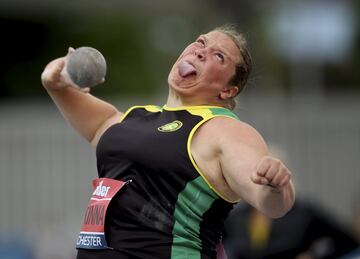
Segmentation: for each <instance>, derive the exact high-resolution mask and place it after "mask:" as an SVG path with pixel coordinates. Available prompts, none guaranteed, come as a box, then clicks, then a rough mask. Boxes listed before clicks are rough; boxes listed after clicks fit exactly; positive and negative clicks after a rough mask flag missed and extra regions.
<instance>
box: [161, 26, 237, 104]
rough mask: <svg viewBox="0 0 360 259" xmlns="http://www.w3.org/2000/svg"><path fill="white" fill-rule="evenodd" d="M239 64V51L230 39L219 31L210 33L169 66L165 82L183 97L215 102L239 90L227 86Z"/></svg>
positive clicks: (199, 38)
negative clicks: (169, 69)
mask: <svg viewBox="0 0 360 259" xmlns="http://www.w3.org/2000/svg"><path fill="white" fill-rule="evenodd" d="M239 62H240V51H239V49H238V48H237V46H236V44H235V43H234V42H233V40H232V39H231V38H230V37H229V36H227V35H226V34H224V33H222V32H219V31H212V32H209V33H207V34H205V35H200V36H199V37H198V38H197V40H196V41H195V42H193V43H191V44H190V45H189V46H187V47H186V49H185V50H184V51H183V53H182V54H181V55H180V57H179V58H178V60H177V61H176V62H175V64H174V66H173V67H172V69H171V71H170V74H169V77H168V83H169V86H170V87H171V89H173V90H174V91H175V92H176V93H177V94H179V95H180V96H182V97H192V98H194V97H196V98H195V99H196V100H198V101H199V102H205V103H214V102H215V103H217V102H218V101H219V100H221V99H227V98H230V97H232V96H233V95H236V93H237V91H238V88H237V87H235V86H233V87H231V86H229V85H228V83H229V80H230V79H231V78H232V77H233V76H234V75H235V66H236V64H237V63H239ZM229 89H230V90H229Z"/></svg>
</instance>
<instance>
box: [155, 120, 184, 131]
mask: <svg viewBox="0 0 360 259" xmlns="http://www.w3.org/2000/svg"><path fill="white" fill-rule="evenodd" d="M182 125H183V123H182V122H181V121H173V122H170V123H168V124H165V125H163V126H161V127H159V128H158V131H161V132H172V131H175V130H178V129H180V128H181V126H182Z"/></svg>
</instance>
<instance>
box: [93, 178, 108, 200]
mask: <svg viewBox="0 0 360 259" xmlns="http://www.w3.org/2000/svg"><path fill="white" fill-rule="evenodd" d="M103 182H104V181H101V182H100V183H99V185H98V186H96V189H95V191H94V193H93V195H97V196H100V197H106V195H107V194H108V192H109V190H110V186H105V185H104V186H103Z"/></svg>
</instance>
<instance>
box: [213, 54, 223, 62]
mask: <svg viewBox="0 0 360 259" xmlns="http://www.w3.org/2000/svg"><path fill="white" fill-rule="evenodd" d="M215 56H216V57H217V58H218V59H219V60H220V61H221V62H223V61H224V60H225V58H224V55H223V54H221V53H215Z"/></svg>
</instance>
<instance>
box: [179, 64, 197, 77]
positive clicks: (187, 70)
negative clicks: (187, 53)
mask: <svg viewBox="0 0 360 259" xmlns="http://www.w3.org/2000/svg"><path fill="white" fill-rule="evenodd" d="M178 68H179V74H180V76H182V77H188V76H192V75H196V68H195V67H194V65H193V64H191V63H190V62H189V61H181V62H180V63H179V65H178Z"/></svg>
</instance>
